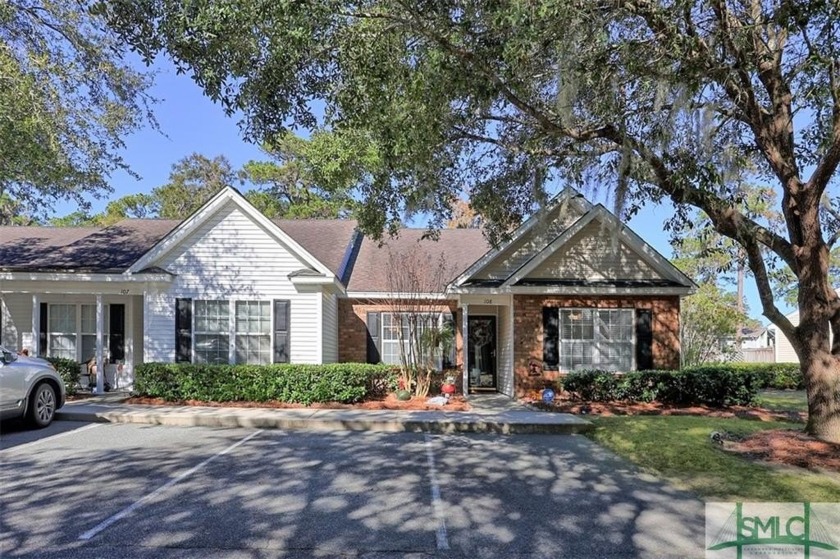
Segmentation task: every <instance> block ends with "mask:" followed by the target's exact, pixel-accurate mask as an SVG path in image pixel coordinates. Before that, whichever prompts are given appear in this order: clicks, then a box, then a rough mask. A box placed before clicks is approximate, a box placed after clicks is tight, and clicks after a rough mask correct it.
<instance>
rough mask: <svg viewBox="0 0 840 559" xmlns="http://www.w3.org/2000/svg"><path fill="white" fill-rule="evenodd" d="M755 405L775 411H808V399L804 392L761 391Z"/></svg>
mask: <svg viewBox="0 0 840 559" xmlns="http://www.w3.org/2000/svg"><path fill="white" fill-rule="evenodd" d="M756 404H758V405H759V406H761V407H762V408H767V409H768V410H776V411H808V397H807V396H806V395H805V391H804V390H762V391H761V392H760V393H759V394H758V398H757V399H756Z"/></svg>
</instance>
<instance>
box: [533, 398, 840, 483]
mask: <svg viewBox="0 0 840 559" xmlns="http://www.w3.org/2000/svg"><path fill="white" fill-rule="evenodd" d="M525 403H527V404H529V405H532V406H534V407H536V408H539V409H542V410H546V411H552V412H561V413H572V414H576V415H583V416H587V415H592V416H599V415H600V416H617V415H666V416H667V415H671V416H678V415H683V416H684V415H696V416H703V417H719V418H738V419H750V420H755V421H793V422H800V423H805V422H806V421H807V419H808V414H807V412H798V411H776V410H768V409H765V408H759V407H749V406H729V407H725V408H711V407H708V406H691V407H677V406H667V405H663V404H660V403H657V402H651V403H645V402H634V403H630V402H579V401H572V400H564V399H558V400H556V401H555V402H554V403H552V404H546V403H544V402H542V401H541V400H538V399H536V398H533V397H532V398H529V399H526V400H525ZM724 438H725V440H724V441H722V445H723V446H722V448H723V450H725V451H727V452H732V453H734V454H738V455H740V456H742V457H743V458H745V459H748V460H758V461H762V462H767V463H770V464H776V465H785V466H795V467H799V468H807V469H811V470H817V471H827V472H840V445H837V444H831V443H827V442H824V441H820V440H817V439H815V438H813V437H811V436H809V435H806V434H805V433H804V432H803V431H802V430H799V429H764V430H760V431H756V432H755V433H752V434H750V435H747V436H744V437H735V436H733V435H729V434H724Z"/></svg>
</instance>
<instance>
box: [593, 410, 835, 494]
mask: <svg viewBox="0 0 840 559" xmlns="http://www.w3.org/2000/svg"><path fill="white" fill-rule="evenodd" d="M591 420H592V421H593V423H595V426H596V429H595V431H594V432H592V433H591V434H589V435H588V436H589V437H591V438H592V439H594V440H595V441H597V442H598V443H600V444H602V445H604V446H606V447H607V448H609V449H611V450H612V451H613V452H615V453H616V454H618V455H620V456H623V457H625V458H627V459H629V460H630V461H632V462H634V463H635V464H637V465H638V466H640V467H641V468H642V469H643V470H645V471H648V472H651V473H653V474H655V475H657V476H659V477H662V478H665V479H667V480H668V481H670V482H671V483H672V484H674V485H675V486H677V487H681V488H683V489H687V490H690V491H693V492H695V493H697V494H698V495H700V496H701V497H703V498H704V499H705V500H708V501H714V500H722V501H738V500H740V501H812V502H840V481H838V480H837V478H833V477H829V476H828V475H825V474H819V473H815V472H809V471H798V470H793V469H792V468H780V467H773V466H768V465H764V464H760V463H757V462H751V461H749V460H746V459H744V458H741V457H739V456H736V455H732V454H728V453H726V452H724V451H723V450H722V449H721V448H720V447H718V446H717V445H715V444H714V443H712V442H711V440H710V434H711V433H712V432H713V431H721V432H723V431H725V432H728V433H732V434H734V435H739V436H743V435H747V434H749V433H753V432H755V431H758V430H761V429H791V428H801V426H797V424H793V423H785V422H761V421H751V420H746V419H734V418H733V419H721V418H713V417H696V416H615V417H592V418H591Z"/></svg>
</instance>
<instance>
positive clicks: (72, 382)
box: [47, 357, 82, 395]
mask: <svg viewBox="0 0 840 559" xmlns="http://www.w3.org/2000/svg"><path fill="white" fill-rule="evenodd" d="M47 361H49V362H50V363H52V364H53V366H54V367H55V370H56V372H58V374H59V375H60V376H61V379H62V380H63V381H64V388H65V389H66V390H67V394H68V395H72V394H75V393H76V389H77V388H78V387H79V377H80V376H81V375H82V366H81V365H79V363H78V362H77V361H73V360H72V359H63V358H61V357H48V358H47Z"/></svg>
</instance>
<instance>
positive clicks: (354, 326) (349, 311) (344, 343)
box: [338, 299, 463, 367]
mask: <svg viewBox="0 0 840 559" xmlns="http://www.w3.org/2000/svg"><path fill="white" fill-rule="evenodd" d="M423 304H424V306H426V305H428V308H429V310H431V311H432V312H444V311H447V310H448V311H449V312H451V313H452V314H453V315H454V316H455V354H456V356H457V357H456V359H457V366H458V367H460V366H461V362H462V355H463V352H462V351H461V348H462V344H463V341H462V337H461V311H460V310H458V308H457V306H458V305H457V302H456V301H440V302H438V301H435V302H432V303H423ZM395 310H399V307H398V306H396V307H395V305H394V304H393V303H391V302H388V301H387V300H384V299H339V300H338V360H339V361H341V362H346V363H365V362H366V361H367V323H366V320H367V313H369V312H394V311H395Z"/></svg>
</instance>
